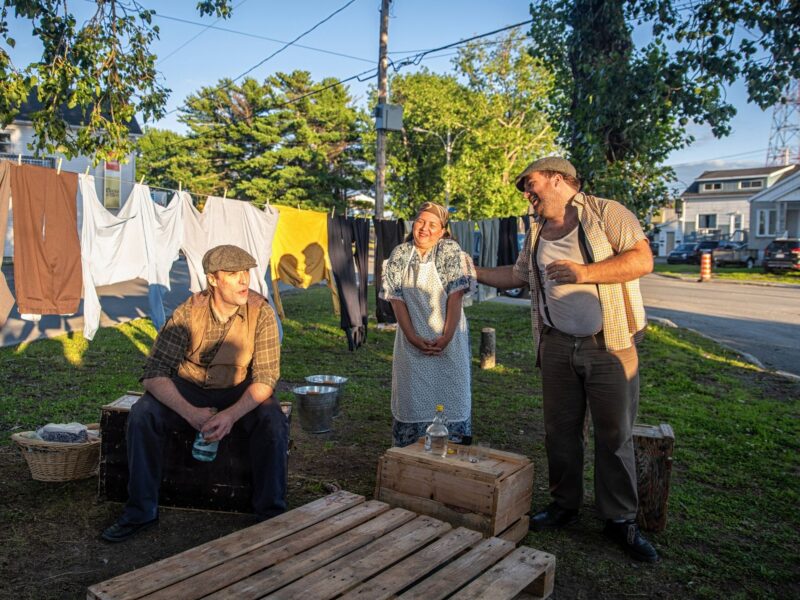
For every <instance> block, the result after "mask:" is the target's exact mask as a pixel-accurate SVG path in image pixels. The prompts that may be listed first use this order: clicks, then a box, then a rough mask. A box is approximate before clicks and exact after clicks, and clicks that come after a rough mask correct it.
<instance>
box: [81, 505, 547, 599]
mask: <svg viewBox="0 0 800 600" xmlns="http://www.w3.org/2000/svg"><path fill="white" fill-rule="evenodd" d="M142 535H147V534H146V533H143V534H142ZM554 578H555V557H554V556H552V555H550V554H547V553H545V552H541V551H539V550H535V549H533V548H526V547H519V548H515V545H514V543H512V542H509V541H507V540H502V539H500V538H496V537H492V538H487V539H483V536H482V535H481V534H480V533H478V532H477V531H471V530H469V529H466V528H463V527H459V528H453V527H451V526H450V525H449V524H448V523H445V522H443V521H440V520H438V519H434V518H432V517H429V516H420V515H417V514H415V513H413V512H411V511H409V510H406V509H403V508H392V507H391V506H389V505H388V504H386V503H384V502H379V501H377V500H372V501H369V502H365V501H364V497H363V496H357V495H355V494H351V493H350V492H347V491H340V492H336V493H335V494H331V495H330V496H326V497H324V498H320V499H319V500H315V501H314V502H311V503H309V504H306V505H304V506H301V507H299V508H296V509H294V510H292V511H289V512H287V513H284V514H283V515H280V516H278V517H275V518H274V519H270V520H269V521H265V522H263V523H259V524H258V525H253V526H252V527H248V528H246V529H243V530H241V531H237V532H235V533H232V534H230V535H228V536H225V537H222V538H219V539H217V540H213V541H211V542H208V543H206V544H203V545H201V546H197V547H196V548H192V549H190V550H187V551H186V552H183V553H181V554H177V555H175V556H173V557H171V558H167V559H164V560H161V561H159V562H156V563H153V564H151V565H148V566H146V567H143V568H141V569H137V570H135V571H131V572H129V573H125V574H123V575H119V576H118V577H114V578H113V579H109V580H107V581H104V582H102V583H98V584H95V585H93V586H91V587H90V588H89V589H88V593H87V598H88V599H89V600H121V599H122V598H125V599H128V600H135V599H137V598H143V597H147V598H148V599H151V600H155V599H157V598H160V599H169V600H171V599H173V598H180V599H181V600H194V599H197V598H201V597H202V598H217V599H219V598H236V599H248V598H263V597H269V598H304V599H313V600H325V599H327V598H348V599H355V598H360V599H365V598H369V599H374V600H377V599H385V598H403V599H406V600H410V599H421V598H425V599H426V600H429V599H436V598H448V597H449V598H459V599H469V598H491V599H492V600H505V599H511V598H547V597H548V596H550V595H551V594H552V591H553V583H554Z"/></svg>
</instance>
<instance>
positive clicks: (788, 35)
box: [531, 0, 800, 218]
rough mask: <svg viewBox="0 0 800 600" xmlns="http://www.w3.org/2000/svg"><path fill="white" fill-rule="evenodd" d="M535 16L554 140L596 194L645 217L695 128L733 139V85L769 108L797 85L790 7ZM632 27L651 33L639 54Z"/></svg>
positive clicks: (592, 4)
mask: <svg viewBox="0 0 800 600" xmlns="http://www.w3.org/2000/svg"><path fill="white" fill-rule="evenodd" d="M531 12H532V14H533V16H534V21H533V25H532V29H531V34H532V38H533V46H532V48H531V53H532V54H533V55H534V56H536V57H538V58H540V59H541V60H543V62H544V64H545V65H546V66H547V67H548V68H549V69H551V70H552V71H553V73H555V76H556V85H555V87H554V89H553V93H552V95H551V101H552V103H551V115H552V120H553V122H554V123H556V124H557V126H558V133H559V141H560V142H561V144H562V145H563V146H564V147H565V148H566V149H567V150H568V153H569V155H570V158H571V159H572V160H573V162H574V163H575V166H576V167H577V169H578V173H579V175H581V176H582V177H583V178H584V179H585V180H586V182H587V185H588V189H589V191H593V192H594V193H597V194H599V195H604V196H608V197H613V198H616V199H618V200H621V201H623V202H624V203H625V204H627V205H628V207H629V208H631V209H632V210H633V211H634V212H636V213H637V214H638V215H639V217H640V218H642V217H644V215H645V214H646V212H647V211H648V210H649V209H650V208H651V207H652V206H654V205H656V206H657V205H660V204H662V203H663V202H665V201H666V200H667V199H668V195H669V194H668V184H669V182H670V181H672V180H674V173H673V172H672V170H671V169H670V168H669V167H665V166H663V163H664V162H665V161H666V159H667V157H668V156H669V154H670V153H671V152H672V151H674V150H676V149H679V148H682V147H685V146H686V145H688V144H691V142H692V141H693V138H692V136H691V135H690V134H689V133H688V132H687V126H688V124H689V122H690V121H694V122H696V123H706V124H708V125H709V126H710V127H711V130H712V132H713V133H714V135H716V136H718V137H720V136H723V135H726V134H728V133H729V131H730V126H729V123H730V119H731V118H732V117H733V115H734V114H735V108H734V107H733V106H732V105H731V104H730V103H729V102H728V101H727V100H726V95H725V91H726V86H728V85H730V84H731V83H733V82H734V81H736V80H737V79H738V78H744V79H745V82H746V84H747V89H748V93H749V99H750V100H751V101H753V102H755V103H757V104H758V105H759V106H760V107H761V108H764V109H766V108H767V107H769V106H770V105H771V104H773V103H775V102H776V101H777V100H778V99H779V97H780V92H781V90H782V88H783V87H785V85H786V83H787V82H788V81H789V79H790V78H796V77H800V59H798V54H797V48H798V47H800V29H799V28H797V26H796V24H797V23H798V22H800V5H798V3H797V2H795V1H793V0H788V1H784V0H766V1H764V2H751V1H750V0H738V1H737V0H698V1H697V2H690V3H686V2H680V1H673V0H575V1H569V2H568V1H566V0H538V1H537V2H535V3H534V4H532V6H531ZM792 23H794V24H795V25H792ZM634 24H635V25H638V26H640V27H649V28H650V29H651V31H652V37H651V39H650V41H649V42H648V43H646V44H644V45H643V46H642V47H641V48H637V47H636V46H635V44H634V43H633V39H632V31H633V25H634Z"/></svg>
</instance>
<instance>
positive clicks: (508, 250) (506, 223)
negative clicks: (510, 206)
mask: <svg viewBox="0 0 800 600" xmlns="http://www.w3.org/2000/svg"><path fill="white" fill-rule="evenodd" d="M518 229H519V219H518V218H517V217H503V218H501V219H500V227H499V230H498V242H497V266H504V265H513V264H516V262H517V256H518V255H519V246H518V244H517V230H518Z"/></svg>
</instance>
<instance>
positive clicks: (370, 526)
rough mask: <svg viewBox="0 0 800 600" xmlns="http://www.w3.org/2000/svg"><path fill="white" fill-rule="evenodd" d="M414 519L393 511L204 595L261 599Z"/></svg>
mask: <svg viewBox="0 0 800 600" xmlns="http://www.w3.org/2000/svg"><path fill="white" fill-rule="evenodd" d="M416 516H417V515H415V514H414V513H412V512H411V511H408V510H404V509H402V508H394V509H392V510H390V511H388V512H385V513H383V514H382V515H380V516H378V517H376V518H375V519H372V520H370V521H367V522H366V523H364V524H362V525H359V526H358V527H356V528H354V529H351V530H350V531H347V532H345V533H343V534H340V535H338V536H336V537H335V538H332V539H330V540H328V541H327V542H323V543H322V544H319V545H317V546H315V547H313V548H310V549H309V550H307V551H305V552H302V553H300V554H298V555H297V556H294V557H292V558H289V559H288V560H285V561H283V562H281V563H278V564H277V565H275V566H274V567H271V568H269V569H265V570H263V571H260V572H258V573H255V574H253V575H251V576H250V577H247V578H245V579H243V580H241V581H239V582H238V583H235V584H233V585H231V586H229V587H227V588H224V589H221V590H219V591H217V592H215V593H213V594H211V595H209V596H207V597H206V600H211V599H213V600H220V599H222V598H226V599H236V600H249V599H253V598H261V597H262V596H264V595H266V594H269V593H270V592H273V591H275V590H277V589H279V588H281V587H283V586H285V585H288V584H290V583H292V582H293V581H296V580H298V579H300V578H301V577H303V576H304V575H307V574H308V573H311V572H313V571H316V570H317V569H319V568H320V567H322V566H324V565H327V564H329V563H331V562H333V561H335V560H337V559H339V558H341V557H342V556H347V555H350V554H351V553H352V552H354V551H357V550H358V549H359V548H363V547H364V546H365V545H367V544H369V543H370V542H372V541H374V540H376V539H378V538H380V537H381V536H383V535H386V534H387V533H388V532H390V531H392V530H394V529H396V528H397V527H400V526H402V525H403V524H405V523H408V522H409V521H411V520H413V519H415V518H416ZM309 600H310V599H309Z"/></svg>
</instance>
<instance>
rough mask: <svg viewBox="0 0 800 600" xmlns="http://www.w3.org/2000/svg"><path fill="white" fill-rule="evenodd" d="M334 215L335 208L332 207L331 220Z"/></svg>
mask: <svg viewBox="0 0 800 600" xmlns="http://www.w3.org/2000/svg"><path fill="white" fill-rule="evenodd" d="M335 214H336V207H335V206H332V207H331V219H332V218H333V215H335Z"/></svg>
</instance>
